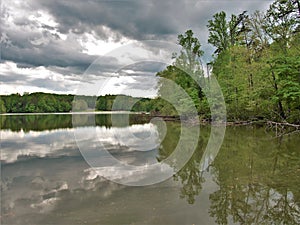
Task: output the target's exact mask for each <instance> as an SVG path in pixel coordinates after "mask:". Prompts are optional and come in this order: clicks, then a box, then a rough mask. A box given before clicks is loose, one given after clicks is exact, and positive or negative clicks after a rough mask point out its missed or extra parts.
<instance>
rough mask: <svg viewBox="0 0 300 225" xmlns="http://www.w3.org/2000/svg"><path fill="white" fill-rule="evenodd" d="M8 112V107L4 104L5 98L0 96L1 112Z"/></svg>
mask: <svg viewBox="0 0 300 225" xmlns="http://www.w3.org/2000/svg"><path fill="white" fill-rule="evenodd" d="M5 112H6V107H5V105H4V102H3V100H2V99H1V98H0V113H5Z"/></svg>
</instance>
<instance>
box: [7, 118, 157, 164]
mask: <svg viewBox="0 0 300 225" xmlns="http://www.w3.org/2000/svg"><path fill="white" fill-rule="evenodd" d="M95 130H96V134H97V136H93V135H89V134H92V133H93V131H95ZM74 131H75V128H74V129H58V130H54V131H43V132H33V131H30V132H28V133H26V132H24V131H20V132H12V131H8V130H2V131H1V161H2V162H3V163H13V162H17V161H18V160H21V159H23V160H24V159H26V158H30V157H38V158H43V157H60V156H70V155H74V154H76V155H78V154H79V152H78V151H74V149H77V146H76V142H75V137H74ZM76 132H79V133H81V134H82V135H81V139H82V140H84V139H87V140H89V141H90V139H91V138H92V139H93V140H92V141H93V142H94V143H95V148H97V146H98V145H100V144H102V145H105V146H106V147H107V148H108V149H110V150H111V151H112V152H116V153H118V154H121V153H124V152H130V151H149V150H153V149H156V148H157V145H158V132H157V130H156V126H155V125H153V124H144V125H132V126H129V127H123V128H118V127H112V128H106V127H96V128H95V127H82V128H76ZM77 139H78V137H77ZM82 140H77V141H82ZM120 150H122V152H120ZM131 155H132V154H131Z"/></svg>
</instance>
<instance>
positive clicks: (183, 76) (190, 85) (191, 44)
mask: <svg viewBox="0 0 300 225" xmlns="http://www.w3.org/2000/svg"><path fill="white" fill-rule="evenodd" d="M178 44H179V45H180V46H181V47H182V49H181V51H180V53H179V55H176V54H174V59H175V62H174V63H173V65H171V66H168V67H167V68H166V69H165V70H164V71H161V72H159V73H157V76H159V77H161V78H165V79H168V80H172V81H174V82H175V83H176V84H177V85H179V86H180V87H181V88H183V90H184V91H185V92H186V93H187V94H188V95H189V97H190V98H191V99H192V100H193V103H192V104H191V102H190V101H188V99H186V97H187V96H183V95H181V94H180V93H178V92H176V93H175V92H174V89H173V87H170V85H168V84H167V81H166V80H165V79H160V82H159V86H158V87H159V91H158V93H159V95H160V96H162V97H163V96H169V97H170V98H172V99H173V100H174V101H176V102H178V103H179V104H178V105H179V107H180V108H181V109H182V112H185V113H187V114H188V113H190V112H191V110H192V107H194V106H196V108H198V110H199V107H200V100H201V98H203V94H202V90H201V87H200V86H199V82H201V79H203V78H204V73H203V69H202V64H201V61H200V57H201V56H202V55H203V51H202V50H201V44H200V42H199V40H198V39H197V38H196V37H194V33H193V31H191V30H188V31H186V32H185V33H184V34H180V35H178ZM173 109H174V108H173V107H170V108H169V109H168V110H163V111H171V112H172V114H174V112H173V111H172V110H173Z"/></svg>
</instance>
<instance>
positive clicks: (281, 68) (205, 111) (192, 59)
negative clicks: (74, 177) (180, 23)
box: [0, 0, 300, 124]
mask: <svg viewBox="0 0 300 225" xmlns="http://www.w3.org/2000/svg"><path fill="white" fill-rule="evenodd" d="M207 27H208V30H209V38H208V43H210V44H211V45H212V46H213V47H214V48H215V52H214V54H213V60H212V61H211V62H209V63H206V64H204V63H203V62H202V61H203V60H202V57H203V54H204V52H203V51H202V49H201V47H202V46H201V43H200V42H199V40H198V39H197V38H196V37H195V36H194V33H193V31H192V30H188V31H186V32H185V33H184V34H181V35H179V36H178V44H179V45H180V46H181V47H182V51H181V52H180V53H179V54H178V55H175V56H174V63H173V64H172V65H170V66H168V67H167V68H166V69H165V70H163V71H160V72H158V73H157V76H158V77H161V78H165V79H168V80H171V81H173V82H175V83H176V84H178V85H179V86H180V87H181V88H183V90H184V91H185V92H186V93H187V94H188V95H189V97H190V98H191V99H192V101H193V104H194V107H195V108H196V110H197V113H198V115H199V116H200V118H201V119H203V120H210V117H211V112H210V104H211V102H210V101H211V100H209V99H207V97H206V96H205V94H204V93H205V92H204V90H203V88H202V87H201V85H199V84H201V83H209V81H210V79H211V78H212V77H214V78H216V79H217V81H218V83H219V85H220V87H221V89H222V93H223V96H224V100H225V103H226V115H227V120H228V121H234V122H236V121H254V120H261V121H275V122H286V123H291V124H300V54H299V52H300V3H299V1H295V0H276V1H274V2H273V3H272V4H271V5H270V7H269V9H268V10H267V11H266V12H259V11H256V12H254V13H253V14H248V13H247V12H246V11H244V12H241V13H240V14H239V15H230V16H229V15H226V13H225V12H219V13H216V14H215V15H214V16H213V18H212V19H211V20H209V21H208V24H207ZM204 70H207V73H204ZM205 74H206V75H205ZM207 88H210V87H209V86H207ZM173 92H174V91H173V90H169V87H168V86H167V85H166V84H165V83H164V82H163V81H161V80H160V81H159V84H158V96H159V97H157V98H156V99H147V98H134V97H130V96H118V97H117V96H115V95H107V96H74V95H58V94H46V93H31V94H29V93H25V94H23V95H22V96H21V95H19V94H12V95H8V96H4V95H3V96H0V113H5V112H6V113H21V112H22V113H23V112H25V113H32V112H47V113H48V112H49V113H50V112H70V111H86V110H99V111H111V110H131V111H141V112H150V113H151V114H152V115H159V116H175V117H176V116H178V112H177V111H176V109H175V108H174V106H173V105H172V104H171V103H168V102H167V101H166V100H164V96H167V95H168V96H171V97H170V98H174V99H178V101H179V102H180V103H181V106H182V108H184V110H183V114H187V115H189V114H190V112H191V111H190V107H191V106H190V105H189V104H188V103H187V101H186V100H185V99H184V98H181V97H180V96H177V95H176V93H173ZM116 99H118V101H115V100H116ZM129 106H130V107H129Z"/></svg>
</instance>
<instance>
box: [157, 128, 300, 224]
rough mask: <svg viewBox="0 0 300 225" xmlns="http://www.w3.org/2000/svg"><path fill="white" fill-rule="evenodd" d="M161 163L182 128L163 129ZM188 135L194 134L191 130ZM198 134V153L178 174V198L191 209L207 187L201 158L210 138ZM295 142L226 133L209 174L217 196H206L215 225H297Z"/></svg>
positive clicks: (299, 158) (299, 191) (299, 173)
mask: <svg viewBox="0 0 300 225" xmlns="http://www.w3.org/2000/svg"><path fill="white" fill-rule="evenodd" d="M167 126H168V127H167V128H168V133H167V135H166V138H165V139H164V141H163V143H162V146H161V149H160V156H159V160H163V159H164V158H166V157H167V156H168V155H169V154H170V153H171V151H172V149H174V148H175V146H176V144H177V141H178V138H179V135H180V125H179V124H176V123H168V124H167ZM190 131H191V132H192V129H190ZM209 132H210V131H209V129H208V128H205V129H203V128H202V129H201V137H200V138H199V144H198V148H197V149H196V151H195V153H194V155H193V156H192V158H191V159H190V160H189V162H188V163H187V164H186V165H185V166H184V167H183V168H182V169H181V170H180V171H179V172H178V173H177V174H176V175H174V180H175V181H178V182H180V183H181V193H180V197H181V198H185V199H186V200H187V202H188V203H189V204H194V203H195V201H196V200H197V196H198V195H199V194H200V192H201V190H202V185H203V183H204V182H205V179H204V177H203V171H201V169H200V168H202V165H200V163H201V157H202V155H203V152H204V150H205V147H206V143H207V140H208V137H209ZM298 146H300V137H299V136H295V135H293V136H286V137H283V138H281V139H274V138H272V137H271V136H270V134H266V133H265V132H264V129H263V128H257V127H229V128H228V129H227V131H226V137H225V140H224V142H223V145H222V148H221V150H220V152H219V154H218V156H217V157H216V159H215V161H214V162H213V163H212V164H211V165H210V169H209V172H210V174H211V176H212V177H213V179H214V181H215V183H216V184H217V185H218V187H219V190H217V191H215V192H213V193H211V194H210V195H209V199H210V204H211V205H210V209H209V213H210V216H212V217H214V218H215V222H216V223H217V224H231V223H238V224H299V223H300V188H299V187H300V152H299V151H298Z"/></svg>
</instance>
